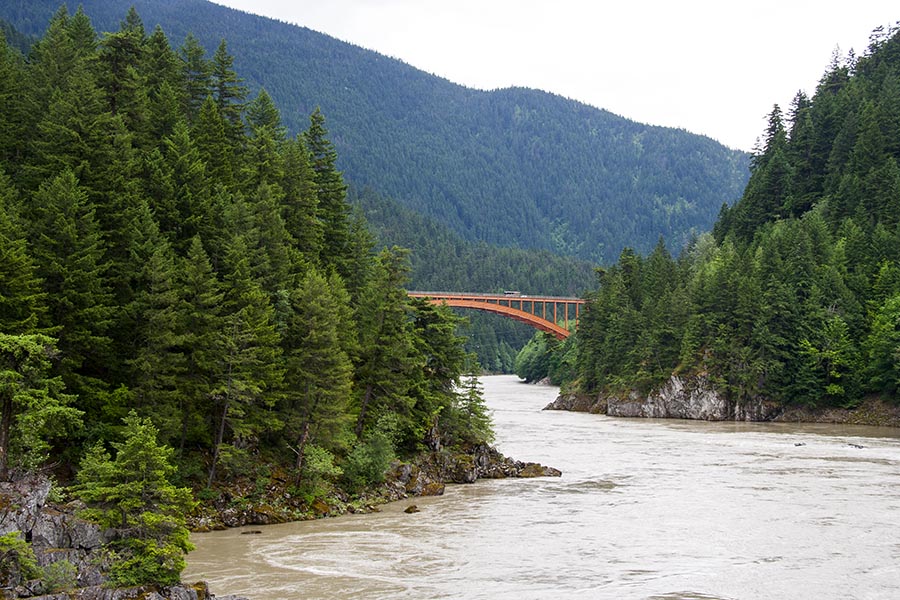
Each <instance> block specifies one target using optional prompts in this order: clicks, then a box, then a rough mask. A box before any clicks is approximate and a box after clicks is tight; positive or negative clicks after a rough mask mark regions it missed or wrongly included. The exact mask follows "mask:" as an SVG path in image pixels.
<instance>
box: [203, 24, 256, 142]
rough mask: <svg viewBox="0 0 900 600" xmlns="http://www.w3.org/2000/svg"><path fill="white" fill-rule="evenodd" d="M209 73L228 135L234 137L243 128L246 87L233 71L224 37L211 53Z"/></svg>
mask: <svg viewBox="0 0 900 600" xmlns="http://www.w3.org/2000/svg"><path fill="white" fill-rule="evenodd" d="M210 75H211V81H212V88H213V94H214V97H215V101H216V105H217V106H218V107H219V112H220V113H221V115H222V118H223V119H224V121H225V123H226V130H227V132H228V136H229V138H230V139H236V138H237V137H238V136H239V135H240V133H241V130H242V129H243V125H242V123H241V113H242V112H243V109H244V100H246V98H247V88H246V86H244V85H243V83H242V82H243V80H242V79H241V78H240V77H238V75H237V73H236V72H235V71H234V57H233V56H231V55H230V54H229V53H228V45H227V43H226V42H225V40H224V39H222V41H221V42H219V46H218V47H217V48H216V52H215V54H213V58H212V64H211V68H210Z"/></svg>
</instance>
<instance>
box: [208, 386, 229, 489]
mask: <svg viewBox="0 0 900 600" xmlns="http://www.w3.org/2000/svg"><path fill="white" fill-rule="evenodd" d="M227 418H228V399H227V398H226V400H225V404H224V405H223V406H222V419H221V420H220V421H219V430H218V431H217V432H216V441H215V444H214V445H213V457H212V464H211V465H210V466H209V480H208V481H207V482H206V487H212V483H213V480H214V479H215V477H216V462H217V461H218V460H219V446H221V445H222V440H223V439H224V438H225V421H226V419H227Z"/></svg>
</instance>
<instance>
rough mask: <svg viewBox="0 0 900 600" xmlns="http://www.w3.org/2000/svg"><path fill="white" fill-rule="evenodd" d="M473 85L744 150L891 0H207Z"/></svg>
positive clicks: (864, 37)
mask: <svg viewBox="0 0 900 600" xmlns="http://www.w3.org/2000/svg"><path fill="white" fill-rule="evenodd" d="M214 1H215V2H216V3H218V4H223V5H226V6H231V7H233V8H238V9H241V10H244V11H247V12H252V13H255V14H260V15H265V16H269V17H273V18H277V19H280V20H282V21H287V22H290V23H295V24H298V25H303V26H305V27H309V28H310V29H313V30H316V31H320V32H323V33H327V34H328V35H331V36H333V37H336V38H338V39H341V40H344V41H348V42H351V43H354V44H356V45H359V46H362V47H364V48H369V49H372V50H377V51H378V52H381V53H382V54H386V55H388V56H392V57H395V58H399V59H401V60H403V61H404V62H406V63H408V64H410V65H412V66H414V67H417V68H419V69H422V70H424V71H428V72H430V73H434V74H436V75H440V76H441V77H445V78H447V79H449V80H451V81H453V82H456V83H460V84H462V85H466V86H469V87H474V88H479V89H487V90H490V89H496V88H504V87H509V86H524V87H530V88H536V89H541V90H545V91H549V92H553V93H556V94H560V95H562V96H566V97H568V98H572V99H575V100H579V101H581V102H584V103H586V104H590V105H593V106H596V107H598V108H605V109H607V110H610V111H612V112H614V113H616V114H619V115H622V116H624V117H627V118H629V119H633V120H636V121H640V122H643V123H649V124H653V125H665V126H670V127H681V128H684V129H687V130H688V131H691V132H694V133H700V134H704V135H708V136H710V137H712V138H714V139H716V140H718V141H720V142H722V143H724V144H726V145H728V146H730V147H732V148H738V149H741V150H750V149H751V148H752V147H753V145H754V143H755V142H756V139H757V138H758V137H759V136H760V134H761V133H762V131H763V129H764V127H765V117H766V115H767V114H768V113H769V112H770V111H771V109H772V105H773V104H776V103H777V104H779V105H781V106H782V108H783V109H785V111H786V110H787V108H788V106H789V104H790V101H791V99H792V98H793V97H794V95H795V94H796V92H797V91H798V90H800V89H802V90H804V91H806V92H807V93H809V94H812V92H813V91H814V89H815V85H816V82H817V81H818V79H819V77H820V76H821V75H822V74H823V72H824V71H825V68H826V67H827V65H828V64H829V62H830V61H831V56H832V53H833V52H834V51H835V49H836V48H840V51H841V54H842V55H846V53H847V51H849V50H850V49H851V48H852V49H854V50H855V51H856V53H857V55H861V54H863V53H864V51H865V48H866V47H867V46H868V38H869V34H870V33H871V32H872V30H873V29H874V28H875V27H877V26H879V25H884V26H888V25H891V24H893V23H896V22H897V20H898V19H900V4H896V0H894V1H891V2H888V1H885V0H841V1H840V2H837V1H834V0H809V1H808V0H755V1H752V2H746V1H745V2H734V1H729V0H618V1H617V2H607V1H604V0H597V1H591V0H214Z"/></svg>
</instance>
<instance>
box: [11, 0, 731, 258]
mask: <svg viewBox="0 0 900 600" xmlns="http://www.w3.org/2000/svg"><path fill="white" fill-rule="evenodd" d="M60 2H61V0H10V1H7V2H4V3H2V5H0V18H5V19H7V20H9V21H10V22H11V23H13V24H14V25H15V26H16V27H17V28H18V29H19V30H20V31H22V32H24V33H26V34H30V35H41V34H42V33H43V31H44V28H45V26H46V23H47V20H48V19H49V17H50V15H51V14H52V13H53V12H54V11H55V10H56V8H57V7H58V6H59V4H60ZM79 4H83V5H84V7H85V9H86V11H87V12H88V13H89V14H90V15H91V16H92V19H93V21H94V24H95V26H96V28H97V29H98V30H100V31H115V30H116V29H118V23H119V20H120V19H121V15H122V14H124V12H125V11H126V10H127V9H128V7H129V6H131V5H134V6H135V7H136V8H137V10H138V12H139V14H141V16H142V17H143V18H144V20H145V22H147V23H148V25H149V26H150V27H149V28H150V29H152V26H153V25H155V24H157V23H159V24H161V25H162V28H163V30H164V31H165V33H166V34H167V35H168V37H169V39H170V40H172V43H173V46H176V47H180V46H182V45H183V44H184V41H185V39H186V36H187V34H188V33H189V32H192V33H193V34H194V35H195V36H196V39H194V40H193V42H192V43H194V44H195V43H196V42H199V44H200V46H201V47H203V48H205V49H206V51H207V57H209V56H212V54H213V53H214V51H215V49H216V48H217V47H218V45H219V43H220V42H221V40H222V39H223V38H225V39H227V41H228V50H229V51H230V52H232V53H233V54H235V67H236V68H237V70H238V71H239V72H241V73H242V76H243V77H244V78H245V80H246V84H247V85H248V86H249V87H250V89H251V90H252V91H253V93H254V95H255V91H256V90H257V89H259V88H260V87H265V89H266V90H267V91H268V93H269V94H270V95H271V97H272V98H273V100H274V101H275V103H276V105H278V106H279V107H280V108H281V110H282V115H283V118H284V124H285V126H286V127H287V128H288V130H289V131H290V132H291V133H296V132H299V131H301V130H302V129H304V128H305V127H306V118H307V116H308V115H309V114H311V113H312V112H313V111H314V110H315V109H316V107H320V108H321V109H322V111H323V113H324V114H326V115H328V118H329V127H330V131H331V138H332V141H333V143H334V145H335V148H336V150H337V151H338V155H339V159H338V168H340V169H341V170H342V171H343V172H344V174H345V176H346V178H347V180H348V181H350V182H351V183H353V184H354V185H357V186H359V187H360V188H363V187H366V186H370V187H372V188H374V189H376V190H378V191H379V192H380V193H382V194H385V195H387V196H389V197H392V198H394V199H396V200H397V201H398V202H400V203H401V204H402V205H404V206H406V207H409V208H411V209H413V210H415V211H417V212H420V213H422V214H425V215H428V216H431V217H433V218H435V219H436V220H437V221H438V222H440V223H442V224H444V225H446V226H449V227H450V228H451V229H452V230H453V231H455V232H456V233H457V234H458V235H460V236H462V237H463V238H465V239H467V240H470V241H483V242H487V243H490V244H499V245H502V246H509V247H521V248H536V249H545V250H552V251H554V252H556V253H560V254H567V255H573V256H578V257H581V258H582V259H588V260H591V261H595V262H600V263H608V262H610V261H612V260H614V259H615V257H616V256H617V255H618V252H619V250H620V249H621V248H622V247H623V246H626V245H628V246H632V247H634V248H635V249H636V250H637V251H638V252H642V253H644V252H648V251H649V250H650V249H651V248H652V247H653V244H654V243H655V242H656V240H657V239H658V237H659V236H660V235H663V236H664V237H665V239H666V240H667V243H668V244H669V247H670V248H672V249H677V248H680V247H681V246H683V244H684V243H685V242H686V241H687V240H688V239H689V238H690V236H691V234H692V233H699V232H703V231H707V230H708V229H709V228H710V227H711V225H712V223H713V221H714V220H715V217H716V214H717V213H718V210H719V207H720V206H721V204H722V202H723V201H724V202H729V203H730V202H732V201H734V200H736V199H737V198H738V197H739V196H740V193H741V190H742V189H743V187H744V184H745V182H746V179H747V164H748V163H747V158H748V157H747V156H746V155H745V154H744V153H741V152H736V151H732V150H729V149H727V148H724V147H723V146H721V145H720V144H717V143H716V142H714V141H712V140H710V139H708V138H704V137H701V136H696V135H692V134H690V133H687V132H685V131H681V130H674V129H666V128H661V127H651V126H647V125H642V124H639V123H634V122H632V121H629V120H627V119H625V118H622V117H620V116H617V115H613V114H611V113H609V112H606V111H603V110H599V109H595V108H592V107H589V106H585V105H583V104H580V103H578V102H575V101H572V100H567V99H565V98H561V97H558V96H554V95H551V94H547V93H544V92H538V91H534V90H527V89H506V90H498V91H493V92H483V91H476V90H471V89H466V88H463V87H461V86H458V85H455V84H452V83H450V82H448V81H446V80H443V79H441V78H439V77H435V76H433V75H429V74H426V73H423V72H421V71H418V70H416V69H414V68H412V67H410V66H408V65H406V64H404V63H402V62H400V61H397V60H393V59H390V58H387V57H385V56H382V55H379V54H377V53H375V52H371V51H367V50H363V49H361V48H358V47H355V46H352V45H349V44H346V43H342V42H339V41H337V40H335V39H333V38H330V37H328V36H325V35H321V34H318V33H315V32H312V31H310V30H308V29H305V28H302V27H297V26H293V25H288V24H286V23H280V22H277V21H273V20H270V19H265V18H261V17H256V16H252V15H248V14H244V13H240V12H237V11H234V10H231V9H228V8H224V7H221V6H218V5H214V4H211V3H209V2H206V1H204V0H102V1H101V0H82V2H75V1H69V2H68V6H69V9H70V11H74V9H75V8H76V7H77V5H79ZM196 50H197V48H196V47H195V48H193V50H192V51H196ZM389 241H391V242H393V240H389ZM413 249H414V250H416V251H418V250H419V248H418V247H414V248H413Z"/></svg>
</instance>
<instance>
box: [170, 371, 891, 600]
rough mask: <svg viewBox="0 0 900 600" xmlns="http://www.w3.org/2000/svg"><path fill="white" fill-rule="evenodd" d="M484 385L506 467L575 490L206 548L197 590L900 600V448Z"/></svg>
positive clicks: (434, 501)
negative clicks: (613, 413)
mask: <svg viewBox="0 0 900 600" xmlns="http://www.w3.org/2000/svg"><path fill="white" fill-rule="evenodd" d="M482 381H483V383H484V389H485V398H486V399H487V402H488V405H489V406H490V407H491V409H492V410H493V412H494V421H495V428H496V431H497V446H498V447H499V449H500V451H501V452H503V453H504V454H506V455H508V456H511V457H514V458H517V459H519V460H528V461H536V462H540V463H542V464H546V465H550V466H554V467H556V468H559V469H561V470H562V472H563V475H562V477H561V478H545V479H523V480H499V481H478V482H476V483H475V484H472V485H457V486H448V488H447V492H446V493H445V495H444V496H442V497H437V498H415V499H410V500H408V501H403V502H398V503H394V504H391V505H388V506H386V507H384V508H383V510H382V511H381V512H378V513H374V514H369V515H349V516H345V517H338V518H332V519H323V520H318V521H307V522H300V523H288V524H284V525H272V526H267V527H254V528H253V529H256V530H260V531H261V533H260V534H258V535H242V531H241V530H240V529H232V530H227V531H218V532H211V533H204V534H195V535H193V536H192V541H193V542H194V543H195V544H196V546H197V549H196V550H195V551H194V552H192V553H191V554H190V555H189V556H188V568H187V570H186V571H185V573H184V576H183V579H184V580H185V581H194V580H197V579H205V580H207V581H208V582H209V583H210V588H211V589H212V590H213V591H214V592H215V593H216V594H217V595H225V594H243V595H246V596H248V597H250V598H252V599H253V600H271V599H280V598H298V599H299V598H303V599H312V598H331V599H339V598H385V599H387V598H409V599H413V598H415V599H421V598H472V599H480V598H484V599H488V598H490V599H513V600H528V599H542V598H585V599H588V598H590V599H595V598H596V599H605V598H609V599H620V598H623V599H624V598H638V599H648V600H650V599H653V600H657V599H659V600H662V599H666V600H676V599H698V600H699V599H723V600H724V599H729V600H730V599H766V598H772V599H781V598H790V599H798V600H800V599H810V600H813V599H816V600H821V599H827V598H834V599H838V598H840V599H854V598H855V599H860V600H863V599H865V600H874V599H879V600H880V599H884V600H889V599H896V598H900V431H898V430H896V429H890V428H873V427H847V426H835V425H809V424H806V425H804V424H764V423H748V424H744V423H707V422H695V421H677V420H648V419H617V418H611V417H605V416H600V415H589V414H583V413H567V412H558V411H542V410H541V409H542V408H543V407H544V406H545V405H546V404H548V403H549V402H551V401H552V400H553V399H554V398H555V397H556V394H557V393H558V390H557V389H556V388H553V387H549V386H531V385H524V384H522V383H519V382H518V380H517V379H516V378H515V377H510V376H495V377H485V378H483V380H482ZM413 503H414V504H416V505H417V506H418V507H419V509H420V512H418V513H415V514H406V513H405V512H404V509H405V508H406V507H407V506H408V505H409V504H413Z"/></svg>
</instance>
